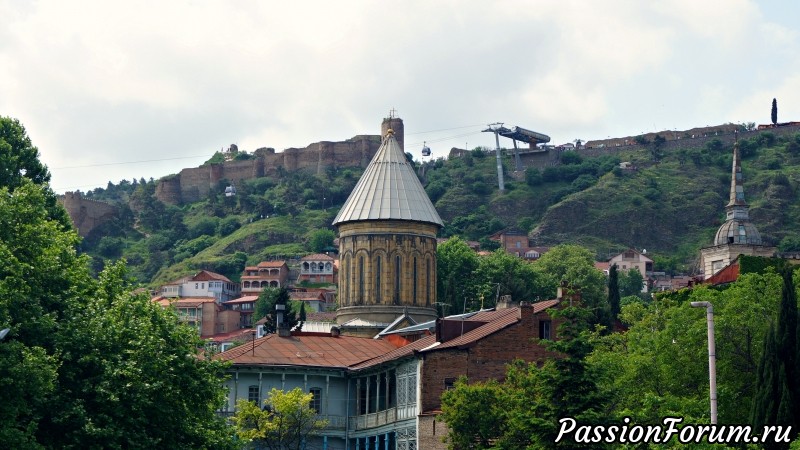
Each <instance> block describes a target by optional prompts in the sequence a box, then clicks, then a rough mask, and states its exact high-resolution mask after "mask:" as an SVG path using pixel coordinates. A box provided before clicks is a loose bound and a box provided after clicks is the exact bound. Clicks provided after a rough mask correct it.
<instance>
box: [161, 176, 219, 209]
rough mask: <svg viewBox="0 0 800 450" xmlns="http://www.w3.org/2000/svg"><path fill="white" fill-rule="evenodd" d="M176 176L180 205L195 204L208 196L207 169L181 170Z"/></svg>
mask: <svg viewBox="0 0 800 450" xmlns="http://www.w3.org/2000/svg"><path fill="white" fill-rule="evenodd" d="M178 176H179V177H180V183H181V202H182V203H191V202H196V201H198V200H200V199H201V198H204V197H205V196H206V195H208V190H209V188H210V186H211V171H210V170H209V168H208V167H193V168H191V169H183V170H181V173H180V174H179V175H178ZM159 183H161V181H159Z"/></svg>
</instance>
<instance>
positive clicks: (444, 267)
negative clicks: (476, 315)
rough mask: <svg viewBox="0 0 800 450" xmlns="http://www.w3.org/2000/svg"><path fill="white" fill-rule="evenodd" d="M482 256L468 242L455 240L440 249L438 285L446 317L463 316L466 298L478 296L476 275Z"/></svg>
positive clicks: (438, 251)
mask: <svg viewBox="0 0 800 450" xmlns="http://www.w3.org/2000/svg"><path fill="white" fill-rule="evenodd" d="M478 265H479V261H478V255H477V254H476V253H475V251H473V250H472V249H471V248H469V246H468V245H467V243H466V242H464V241H463V240H461V239H460V238H458V237H453V238H450V239H448V240H447V241H445V242H444V243H442V244H440V245H439V246H438V247H437V249H436V281H437V289H438V291H437V292H438V295H437V298H438V300H439V303H440V304H441V305H438V308H437V309H438V311H439V312H440V314H442V315H448V314H456V313H460V312H461V311H462V310H463V309H464V301H465V298H471V299H473V300H474V298H473V296H474V294H475V286H476V284H475V281H476V280H475V272H476V271H477V270H478Z"/></svg>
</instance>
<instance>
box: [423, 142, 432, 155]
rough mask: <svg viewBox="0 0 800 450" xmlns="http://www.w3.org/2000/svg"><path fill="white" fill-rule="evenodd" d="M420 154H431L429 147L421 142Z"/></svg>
mask: <svg viewBox="0 0 800 450" xmlns="http://www.w3.org/2000/svg"><path fill="white" fill-rule="evenodd" d="M422 156H431V148H430V147H428V146H427V145H425V144H422Z"/></svg>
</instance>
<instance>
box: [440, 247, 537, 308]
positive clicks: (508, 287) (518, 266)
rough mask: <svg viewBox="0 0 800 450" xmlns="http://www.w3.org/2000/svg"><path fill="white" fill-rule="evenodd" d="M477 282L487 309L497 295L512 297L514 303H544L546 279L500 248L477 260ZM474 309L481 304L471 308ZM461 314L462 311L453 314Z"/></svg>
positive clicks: (475, 277)
mask: <svg viewBox="0 0 800 450" xmlns="http://www.w3.org/2000/svg"><path fill="white" fill-rule="evenodd" d="M474 283H475V289H476V292H480V297H481V298H483V302H482V303H483V304H482V305H481V306H483V307H484V308H490V307H492V306H494V304H495V297H496V296H497V295H510V296H511V298H512V300H514V301H528V302H534V301H537V300H545V299H546V298H545V297H544V296H545V295H546V294H547V292H548V289H547V286H546V280H545V278H544V277H543V276H542V275H541V274H540V273H537V272H536V271H535V270H534V269H533V265H532V264H531V263H529V262H527V261H525V260H523V259H520V258H518V257H516V256H514V255H511V254H509V253H507V252H506V251H505V250H503V249H498V250H495V251H494V252H492V253H491V254H489V255H488V256H483V257H481V258H479V259H478V268H477V269H476V270H475V275H474ZM469 306H472V307H473V308H474V307H476V306H478V305H474V304H473V305H469ZM454 312H456V313H460V312H461V311H460V310H459V311H454Z"/></svg>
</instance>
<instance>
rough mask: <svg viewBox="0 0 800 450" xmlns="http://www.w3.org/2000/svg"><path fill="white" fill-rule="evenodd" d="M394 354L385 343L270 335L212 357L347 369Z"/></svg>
mask: <svg viewBox="0 0 800 450" xmlns="http://www.w3.org/2000/svg"><path fill="white" fill-rule="evenodd" d="M393 350H395V346H394V345H392V344H391V343H389V342H387V341H381V340H375V339H370V338H360V337H350V336H337V337H333V336H331V335H328V334H325V335H323V334H317V335H303V334H302V333H300V334H299V335H292V336H291V337H279V336H278V335H277V334H270V335H267V336H265V337H263V338H260V339H256V340H255V341H253V342H246V343H244V344H242V345H240V346H238V347H234V348H232V349H230V350H228V351H226V352H222V353H219V354H217V355H215V356H214V358H215V359H221V360H225V361H231V362H232V363H233V364H234V365H250V366H307V367H324V368H337V369H346V368H348V367H350V366H352V365H355V364H358V363H360V362H362V361H366V360H369V359H372V358H375V357H377V356H380V355H384V354H386V353H389V352H391V351H393Z"/></svg>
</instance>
